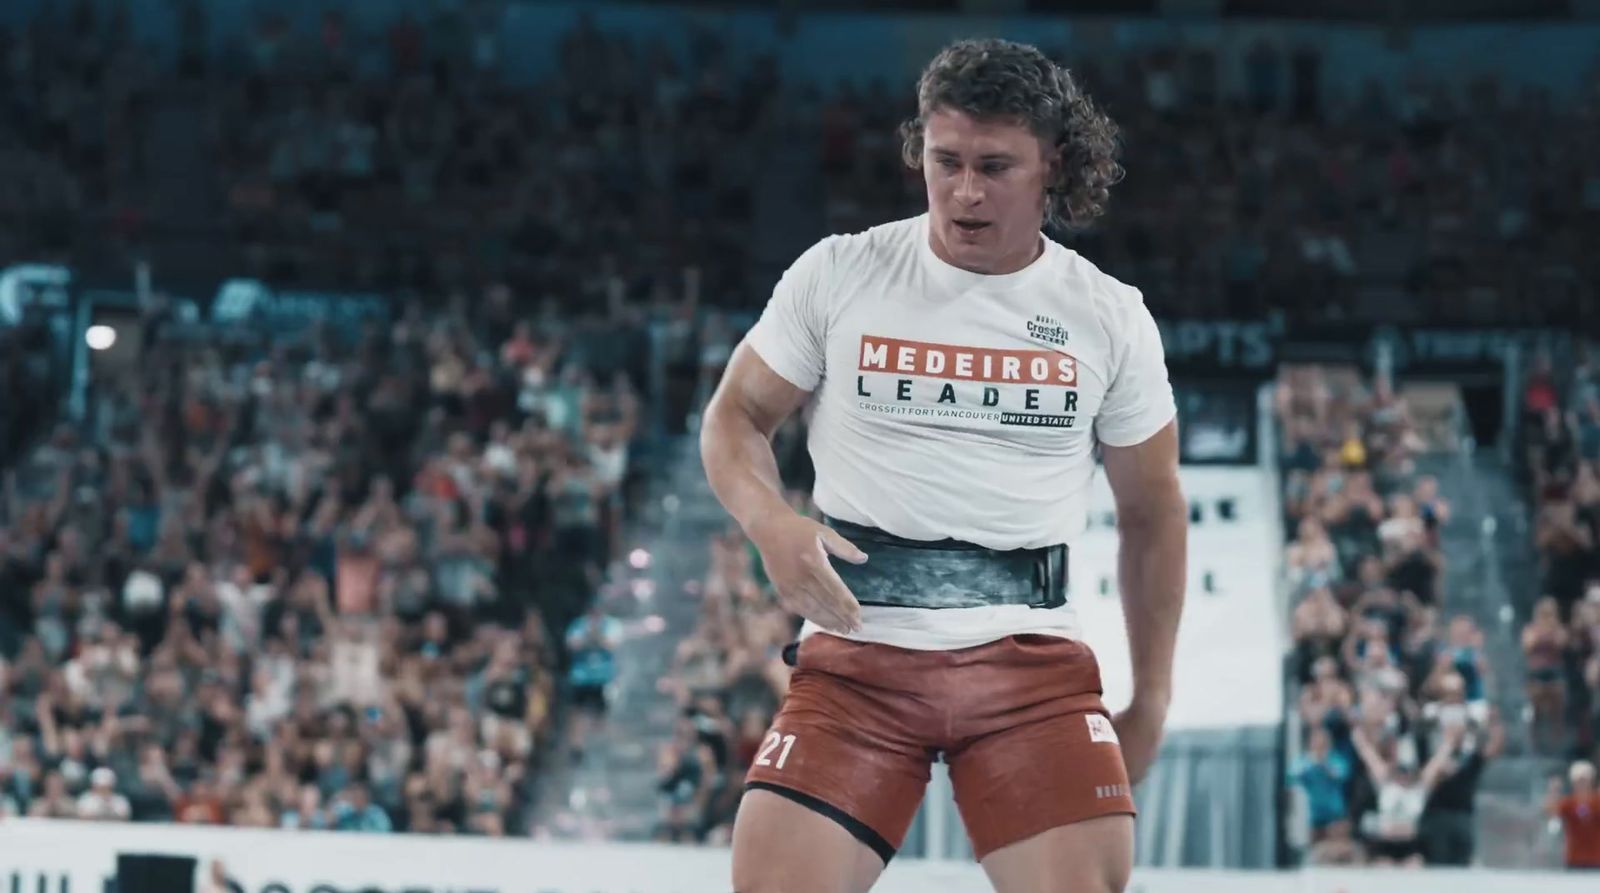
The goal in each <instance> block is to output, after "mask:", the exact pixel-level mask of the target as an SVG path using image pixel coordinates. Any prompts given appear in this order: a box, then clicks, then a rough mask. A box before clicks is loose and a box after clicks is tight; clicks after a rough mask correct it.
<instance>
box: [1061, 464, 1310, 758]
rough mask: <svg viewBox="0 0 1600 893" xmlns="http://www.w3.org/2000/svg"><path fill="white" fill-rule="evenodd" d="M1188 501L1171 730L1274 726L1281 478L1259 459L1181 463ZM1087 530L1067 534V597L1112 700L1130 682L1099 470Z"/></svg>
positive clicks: (1113, 703)
mask: <svg viewBox="0 0 1600 893" xmlns="http://www.w3.org/2000/svg"><path fill="white" fill-rule="evenodd" d="M1180 476H1181V478H1182V481H1183V490H1184V496H1185V497H1187V498H1188V500H1189V505H1190V507H1191V519H1190V526H1189V588H1188V595H1187V602H1186V604H1185V606H1184V612H1183V624H1182V626H1180V627H1179V629H1178V649H1177V653H1176V654H1175V655H1174V665H1173V697H1172V707H1171V709H1170V711H1169V712H1168V715H1167V725H1168V727H1169V728H1174V729H1184V728H1238V727H1242V726H1257V725H1277V724H1278V722H1280V721H1281V720H1282V719H1283V678H1282V673H1281V672H1280V669H1279V668H1280V667H1281V666H1282V661H1283V654H1284V649H1285V643H1284V632H1283V631H1284V621H1283V614H1282V610H1281V609H1280V607H1279V606H1278V600H1277V595H1276V593H1277V580H1278V567H1279V564H1280V562H1281V560H1282V556H1283V536H1282V533H1281V531H1282V529H1283V528H1282V521H1281V520H1280V518H1279V514H1280V512H1279V508H1278V505H1279V503H1278V496H1277V487H1278V483H1277V480H1276V478H1275V476H1274V475H1273V474H1272V473H1270V472H1266V471H1262V470H1260V469H1256V468H1223V467H1207V466H1185V467H1184V468H1182V469H1181V470H1180ZM1089 505H1090V515H1089V529H1088V530H1086V531H1084V533H1083V534H1082V535H1081V536H1079V537H1078V539H1077V540H1076V541H1075V542H1073V544H1072V555H1071V559H1070V562H1071V563H1070V566H1071V581H1070V595H1069V597H1070V598H1071V599H1072V603H1073V604H1074V605H1076V607H1077V610H1078V616H1079V618H1080V620H1081V622H1082V624H1083V633H1084V641H1086V642H1088V643H1089V645H1090V647H1092V648H1094V651H1095V655H1096V656H1097V657H1098V658H1099V659H1100V672H1101V676H1102V677H1103V679H1104V683H1105V701H1106V706H1107V707H1109V708H1111V709H1112V710H1118V709H1121V708H1122V707H1123V706H1125V705H1126V704H1127V703H1128V697H1129V695H1130V693H1131V692H1132V685H1133V683H1132V678H1133V673H1132V669H1131V667H1130V664H1129V660H1128V634H1127V632H1126V630H1125V628H1124V626H1123V619H1122V600H1121V597H1120V595H1119V592H1118V589H1117V531H1116V528H1115V527H1113V526H1111V524H1112V509H1113V507H1114V503H1113V501H1112V498H1111V487H1110V485H1109V484H1107V483H1106V478H1105V474H1104V473H1103V472H1102V473H1099V474H1096V475H1095V480H1094V491H1093V493H1092V495H1091V496H1090V503H1089Z"/></svg>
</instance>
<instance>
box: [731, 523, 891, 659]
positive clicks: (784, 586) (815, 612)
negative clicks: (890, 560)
mask: <svg viewBox="0 0 1600 893" xmlns="http://www.w3.org/2000/svg"><path fill="white" fill-rule="evenodd" d="M748 533H749V535H750V539H751V541H753V542H754V543H755V545H756V548H757V549H758V550H760V552H761V562H762V565H763V566H764V567H765V568H766V570H767V576H768V577H769V578H770V579H771V580H772V585H773V586H774V587H776V588H777V590H778V601H779V602H781V603H782V604H783V606H784V607H785V608H787V609H788V610H789V611H790V612H792V613H795V614H799V615H800V616H802V617H804V618H806V619H807V620H810V621H812V622H814V623H816V624H817V625H818V626H821V627H822V628H823V629H826V630H829V631H831V632H839V633H849V632H855V631H856V630H857V629H859V628H860V627H861V605H859V604H858V603H857V602H856V598H855V596H854V595H852V594H851V593H850V589H849V588H848V587H847V586H845V585H844V581H843V580H841V579H840V578H839V573H838V572H837V571H835V570H834V569H833V565H832V564H830V563H829V562H828V556H829V555H834V556H837V557H839V558H843V559H844V560H846V561H849V562H851V563H852V564H861V563H863V562H865V561H866V560H867V555H866V553H865V552H862V551H861V550H860V549H858V548H856V547H855V545H853V544H852V543H851V542H850V541H849V540H847V539H845V538H844V537H842V536H840V535H839V533H838V531H835V530H834V529H833V528H831V527H828V526H826V525H824V524H820V523H818V522H816V521H813V520H811V519H810V518H807V517H805V516H803V515H798V514H795V513H794V512H792V511H783V512H776V513H774V514H773V515H772V516H771V517H769V518H765V519H762V520H760V521H758V522H756V523H754V524H751V525H750V529H749V531H748Z"/></svg>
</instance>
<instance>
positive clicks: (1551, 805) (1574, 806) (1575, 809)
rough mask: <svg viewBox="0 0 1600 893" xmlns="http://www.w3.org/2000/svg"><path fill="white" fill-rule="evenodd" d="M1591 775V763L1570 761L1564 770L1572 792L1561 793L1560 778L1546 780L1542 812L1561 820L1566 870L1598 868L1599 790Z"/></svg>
mask: <svg viewBox="0 0 1600 893" xmlns="http://www.w3.org/2000/svg"><path fill="white" fill-rule="evenodd" d="M1594 776H1595V770H1594V764H1593V763H1590V762H1588V761H1586V760H1579V761H1578V762H1576V763H1573V764H1572V768H1571V769H1570V770H1569V772H1568V778H1569V779H1570V780H1571V782H1572V791H1571V793H1569V794H1566V795H1565V796H1563V795H1562V790H1563V786H1562V784H1561V779H1559V778H1552V779H1550V788H1549V792H1548V795H1547V798H1546V800H1545V812H1546V813H1548V814H1549V815H1550V816H1551V818H1553V819H1555V820H1558V821H1560V823H1561V831H1562V833H1563V834H1564V835H1565V836H1566V842H1567V845H1566V865H1567V868H1569V869H1588V870H1595V869H1600V791H1597V790H1596V789H1595V778H1594Z"/></svg>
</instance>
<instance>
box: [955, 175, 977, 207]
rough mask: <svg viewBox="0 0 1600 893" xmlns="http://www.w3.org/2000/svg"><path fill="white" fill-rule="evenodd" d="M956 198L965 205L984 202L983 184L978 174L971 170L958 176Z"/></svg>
mask: <svg viewBox="0 0 1600 893" xmlns="http://www.w3.org/2000/svg"><path fill="white" fill-rule="evenodd" d="M955 198H956V201H958V202H960V203H962V204H963V205H976V204H978V203H979V202H981V201H983V184H982V182H981V181H980V179H979V177H978V174H977V172H975V171H973V170H971V169H970V168H969V169H967V170H963V171H962V172H961V173H960V174H958V175H956V192H955Z"/></svg>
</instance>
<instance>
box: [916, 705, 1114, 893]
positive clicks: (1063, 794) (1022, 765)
mask: <svg viewBox="0 0 1600 893" xmlns="http://www.w3.org/2000/svg"><path fill="white" fill-rule="evenodd" d="M946 760H947V761H948V762H949V763H950V781H951V786H952V787H953V788H954V790H955V796H956V805H957V807H958V808H959V809H960V811H961V820H962V822H963V823H964V824H965V825H966V828H967V835H968V836H969V837H971V838H972V850H973V853H974V854H975V855H976V856H977V858H978V859H979V861H984V860H985V858H986V857H987V856H988V855H989V854H991V853H995V852H997V851H999V850H1002V849H1005V848H1007V847H1010V846H1012V845H1014V844H1018V843H1021V842H1023V841H1026V840H1030V839H1032V838H1036V837H1038V836H1039V835H1041V834H1044V833H1045V832H1047V831H1051V830H1053V829H1057V828H1063V827H1067V826H1072V825H1076V824H1078V823H1083V822H1088V821H1090V820H1093V819H1099V818H1102V817H1107V816H1124V817H1127V818H1129V819H1130V820H1129V821H1127V822H1125V823H1122V822H1119V823H1115V824H1116V826H1118V827H1121V826H1122V825H1124V824H1125V825H1126V826H1127V827H1129V828H1131V827H1132V824H1133V823H1132V821H1131V818H1132V816H1133V815H1134V806H1133V792H1132V789H1131V788H1130V786H1129V784H1128V771H1127V768H1126V767H1125V766H1124V765H1123V762H1122V747H1121V746H1120V744H1119V743H1118V742H1117V738H1116V732H1115V730H1114V729H1113V728H1112V726H1111V720H1110V719H1109V718H1108V717H1107V716H1106V715H1105V714H1103V713H1101V712H1099V711H1098V710H1089V711H1083V712H1063V713H1059V714H1056V715H1053V716H1046V717H1045V718H1041V719H1035V720H1033V721H1030V722H1026V723H1024V724H1022V725H1019V726H1015V727H1012V728H1008V729H1001V730H999V731H995V732H993V733H991V734H989V735H987V736H986V737H984V738H981V739H979V740H978V741H976V742H973V743H971V744H969V745H967V746H965V747H963V748H962V749H961V750H959V751H957V752H955V753H952V754H949V755H947V756H946ZM1130 833H1131V832H1130ZM1130 839H1131V838H1130ZM1130 845H1131V844H1130ZM1089 889H1094V888H1089Z"/></svg>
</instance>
